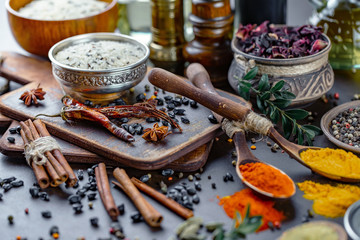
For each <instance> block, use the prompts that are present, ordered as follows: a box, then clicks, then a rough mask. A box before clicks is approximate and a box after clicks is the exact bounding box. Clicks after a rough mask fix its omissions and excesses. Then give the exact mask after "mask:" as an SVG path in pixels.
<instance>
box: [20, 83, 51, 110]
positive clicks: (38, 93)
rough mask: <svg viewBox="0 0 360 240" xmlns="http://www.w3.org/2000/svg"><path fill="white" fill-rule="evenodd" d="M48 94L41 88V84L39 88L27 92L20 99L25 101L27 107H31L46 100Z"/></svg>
mask: <svg viewBox="0 0 360 240" xmlns="http://www.w3.org/2000/svg"><path fill="white" fill-rule="evenodd" d="M45 94H46V92H45V91H43V90H42V88H40V84H39V85H38V86H37V88H34V89H31V90H28V91H25V92H24V93H23V94H22V95H21V96H20V98H19V99H21V100H23V101H24V103H25V105H26V106H30V105H31V104H32V103H34V104H35V105H37V104H38V99H39V100H44V95H45Z"/></svg>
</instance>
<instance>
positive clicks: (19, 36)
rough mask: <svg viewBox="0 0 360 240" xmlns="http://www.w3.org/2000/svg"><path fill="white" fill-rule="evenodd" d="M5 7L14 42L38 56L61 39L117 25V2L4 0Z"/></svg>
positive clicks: (45, 52) (102, 0)
mask: <svg viewBox="0 0 360 240" xmlns="http://www.w3.org/2000/svg"><path fill="white" fill-rule="evenodd" d="M5 6H6V10H7V14H8V19H9V24H10V28H11V31H12V33H13V36H14V38H15V39H16V41H17V42H18V43H19V45H20V46H21V47H22V48H23V49H24V50H26V51H28V52H30V53H32V54H36V55H39V56H47V54H48V51H49V49H50V48H51V47H52V46H53V45H54V44H55V43H57V42H59V41H61V40H63V39H65V38H68V37H71V36H74V35H79V34H85V33H93V32H114V31H115V29H116V26H117V19H118V6H117V0H6V2H5Z"/></svg>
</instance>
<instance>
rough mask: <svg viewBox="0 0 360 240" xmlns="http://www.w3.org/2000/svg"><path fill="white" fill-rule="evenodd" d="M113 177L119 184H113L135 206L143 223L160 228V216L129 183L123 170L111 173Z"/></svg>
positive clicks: (117, 169) (118, 169)
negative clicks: (143, 220)
mask: <svg viewBox="0 0 360 240" xmlns="http://www.w3.org/2000/svg"><path fill="white" fill-rule="evenodd" d="M113 175H114V177H115V178H116V180H118V181H119V183H116V182H113V183H114V184H115V185H117V186H119V187H120V188H121V189H122V190H123V191H124V192H125V193H126V194H127V195H128V196H129V197H130V199H131V201H132V202H133V203H134V204H135V206H136V208H137V209H138V210H139V211H140V213H141V215H142V216H143V218H144V219H145V221H146V222H147V223H148V224H149V225H150V226H151V227H160V223H161V221H162V219H163V217H162V215H161V214H160V213H159V212H158V211H157V210H156V209H155V208H154V207H153V206H152V205H151V204H150V203H149V202H147V201H146V200H145V198H144V197H143V196H142V195H141V193H140V192H139V190H138V189H137V188H136V187H135V185H134V184H133V183H132V182H131V180H130V178H129V176H128V175H127V174H126V172H125V170H124V169H120V168H116V169H115V170H114V172H113Z"/></svg>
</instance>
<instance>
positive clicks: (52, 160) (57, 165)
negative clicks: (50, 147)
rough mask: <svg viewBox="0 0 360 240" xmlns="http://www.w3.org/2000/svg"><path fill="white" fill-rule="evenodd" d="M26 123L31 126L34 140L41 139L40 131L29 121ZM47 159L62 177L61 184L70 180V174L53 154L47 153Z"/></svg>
mask: <svg viewBox="0 0 360 240" xmlns="http://www.w3.org/2000/svg"><path fill="white" fill-rule="evenodd" d="M25 123H26V124H27V125H28V126H29V128H30V131H31V133H32V135H33V137H34V140H36V139H38V138H40V135H39V133H38V130H37V129H36V127H35V125H34V123H33V122H32V121H31V120H30V119H28V120H27V121H25ZM45 156H46V158H47V159H48V160H49V162H50V164H51V165H52V166H53V167H54V169H55V171H56V173H57V174H58V175H59V177H60V183H59V184H61V183H63V182H65V181H66V180H67V179H68V174H67V172H66V171H65V169H64V168H63V167H62V166H61V164H60V163H59V162H58V161H57V160H56V158H55V157H54V156H53V155H52V154H51V152H45Z"/></svg>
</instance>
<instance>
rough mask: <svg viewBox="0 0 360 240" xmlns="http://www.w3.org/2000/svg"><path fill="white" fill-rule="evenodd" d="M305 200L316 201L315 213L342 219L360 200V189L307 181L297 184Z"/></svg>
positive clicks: (352, 186) (314, 205)
mask: <svg viewBox="0 0 360 240" xmlns="http://www.w3.org/2000/svg"><path fill="white" fill-rule="evenodd" d="M297 185H298V186H299V189H300V190H301V191H303V192H304V198H306V199H309V200H314V204H313V209H314V212H315V213H317V214H319V215H322V216H325V217H332V218H336V217H342V216H344V214H345V212H346V210H347V209H348V208H349V207H350V206H351V204H353V203H354V202H356V201H357V200H359V199H360V188H359V187H358V186H355V185H350V184H335V185H330V184H321V183H316V182H313V181H305V182H302V183H298V184H297Z"/></svg>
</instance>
